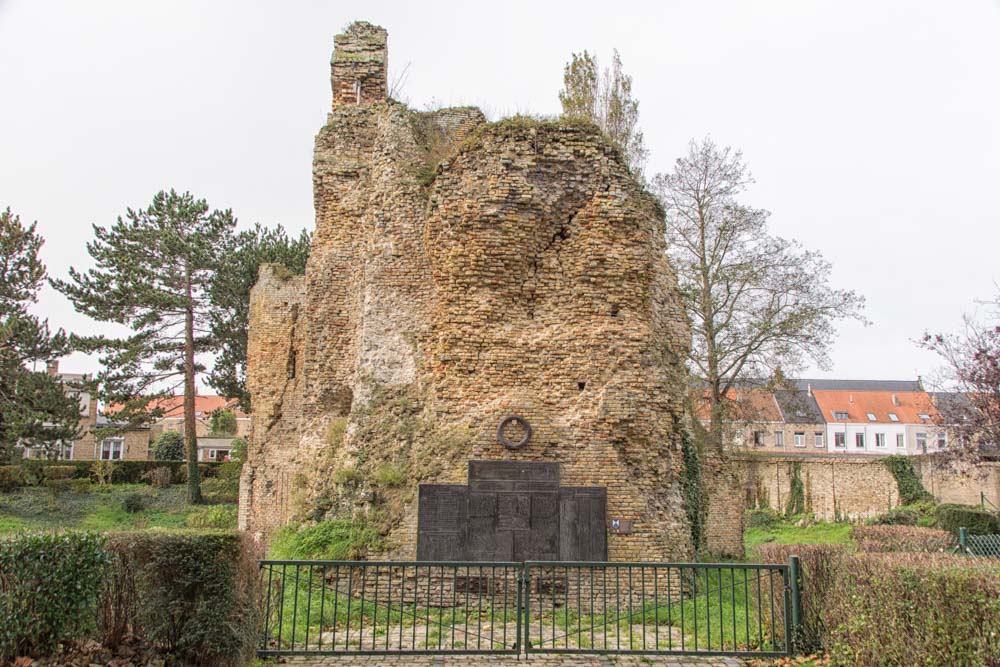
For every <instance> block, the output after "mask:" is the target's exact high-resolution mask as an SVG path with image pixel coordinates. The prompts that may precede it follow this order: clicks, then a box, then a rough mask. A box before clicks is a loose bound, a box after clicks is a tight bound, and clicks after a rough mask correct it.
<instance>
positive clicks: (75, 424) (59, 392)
mask: <svg viewBox="0 0 1000 667" xmlns="http://www.w3.org/2000/svg"><path fill="white" fill-rule="evenodd" d="M35 229H36V223H32V224H30V225H27V226H26V225H24V224H22V223H21V219H20V217H19V216H17V215H16V214H13V213H11V210H10V208H7V209H6V210H3V211H0V462H6V461H8V460H10V456H11V454H12V453H13V450H14V449H15V447H25V446H28V447H31V448H33V449H35V450H40V451H42V452H44V453H45V454H46V456H47V457H49V458H57V457H58V455H59V450H60V445H61V443H62V442H68V441H71V440H75V439H76V438H78V437H79V435H80V429H79V422H80V404H79V402H78V400H77V398H76V395H75V392H77V391H79V390H82V389H84V388H85V387H84V385H70V384H67V383H64V382H63V381H62V380H61V379H60V378H59V377H58V376H53V375H49V374H48V373H45V372H35V371H34V370H33V368H34V366H35V365H36V364H37V363H46V362H49V361H55V360H57V359H58V358H59V357H61V356H63V355H65V354H66V353H68V352H69V351H70V349H71V348H70V342H69V338H68V337H67V336H66V334H65V333H64V332H63V331H62V330H59V331H56V332H55V333H52V332H51V331H50V330H49V325H48V321H47V320H44V319H40V318H38V317H37V316H35V315H32V314H31V313H30V312H29V309H30V307H31V306H32V305H33V304H34V303H35V302H36V301H37V300H38V292H39V290H40V289H41V287H42V284H43V283H44V282H45V277H46V271H45V265H44V264H43V263H42V261H41V258H40V257H39V251H40V250H41V247H42V243H43V241H42V237H41V236H40V235H39V234H38V233H37V232H36V230H35Z"/></svg>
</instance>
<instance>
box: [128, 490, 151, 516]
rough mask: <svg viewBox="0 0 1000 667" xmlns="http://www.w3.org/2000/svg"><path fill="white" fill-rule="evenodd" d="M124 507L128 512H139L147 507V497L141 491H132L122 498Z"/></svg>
mask: <svg viewBox="0 0 1000 667" xmlns="http://www.w3.org/2000/svg"><path fill="white" fill-rule="evenodd" d="M122 509H123V510H125V511H126V512H127V513H128V514H138V513H139V512H141V511H143V510H144V509H146V498H145V497H143V495H142V494H140V493H130V494H128V495H127V496H125V497H124V498H123V499H122Z"/></svg>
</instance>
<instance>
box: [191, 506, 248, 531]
mask: <svg viewBox="0 0 1000 667" xmlns="http://www.w3.org/2000/svg"><path fill="white" fill-rule="evenodd" d="M236 514H237V512H236V506H235V505H209V506H207V507H197V508H195V509H194V511H193V512H191V514H188V516H187V518H186V519H184V525H185V526H187V527H188V528H221V529H234V528H236Z"/></svg>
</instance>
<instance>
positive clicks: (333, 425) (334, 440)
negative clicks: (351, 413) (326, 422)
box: [326, 417, 347, 447]
mask: <svg viewBox="0 0 1000 667" xmlns="http://www.w3.org/2000/svg"><path fill="white" fill-rule="evenodd" d="M345 433H347V419H345V418H344V417H338V418H337V419H334V420H333V421H332V422H330V426H329V427H327V429H326V442H327V444H329V445H331V446H332V447H338V446H340V443H342V442H343V441H344V434H345Z"/></svg>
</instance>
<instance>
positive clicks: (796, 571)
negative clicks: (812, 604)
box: [787, 555, 802, 652]
mask: <svg viewBox="0 0 1000 667" xmlns="http://www.w3.org/2000/svg"><path fill="white" fill-rule="evenodd" d="M801 577H802V570H801V569H800V567H799V557H798V556H796V555H792V556H790V557H789V559H788V578H789V580H790V581H789V584H790V585H791V588H792V590H791V594H792V624H791V630H792V633H791V637H789V638H788V640H787V641H788V648H789V649H790V650H789V652H792V651H793V650H795V648H796V647H797V645H798V643H799V637H800V636H801V634H802V590H801V586H800V583H801V581H800V580H801Z"/></svg>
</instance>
